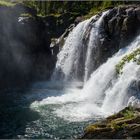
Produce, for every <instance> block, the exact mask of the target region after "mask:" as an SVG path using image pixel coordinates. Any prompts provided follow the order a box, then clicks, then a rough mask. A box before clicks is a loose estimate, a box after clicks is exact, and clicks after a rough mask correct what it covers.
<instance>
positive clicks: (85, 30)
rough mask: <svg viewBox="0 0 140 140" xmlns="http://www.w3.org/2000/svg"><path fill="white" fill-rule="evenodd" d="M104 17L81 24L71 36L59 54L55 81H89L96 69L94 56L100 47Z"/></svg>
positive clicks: (96, 17) (54, 75) (104, 13)
mask: <svg viewBox="0 0 140 140" xmlns="http://www.w3.org/2000/svg"><path fill="white" fill-rule="evenodd" d="M106 13H107V12H103V13H102V15H101V16H100V17H99V15H96V16H93V17H92V18H90V19H88V20H85V21H83V22H81V23H79V24H78V25H77V26H76V27H75V28H74V29H73V31H72V32H71V33H70V34H69V36H68V37H67V39H66V42H65V44H64V46H63V48H62V50H61V51H60V53H59V54H58V59H57V63H56V67H55V70H54V73H53V76H52V79H53V80H58V79H61V80H62V79H63V80H66V81H67V80H83V79H86V80H87V79H88V78H89V75H90V74H91V72H92V71H93V68H94V60H92V56H93V55H94V52H95V51H96V47H98V42H99V41H98V40H99V39H100V38H99V37H100V36H99V32H100V30H101V28H102V22H103V17H104V16H105V15H106Z"/></svg>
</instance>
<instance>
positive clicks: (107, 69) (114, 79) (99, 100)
mask: <svg viewBox="0 0 140 140" xmlns="http://www.w3.org/2000/svg"><path fill="white" fill-rule="evenodd" d="M88 23H89V22H88ZM86 26H87V21H85V22H82V23H80V24H79V26H77V27H76V28H75V30H74V31H73V32H72V33H71V34H70V35H69V37H68V39H67V41H66V42H69V44H70V45H69V46H64V48H63V50H62V52H60V54H59V55H62V58H61V57H59V58H61V60H60V59H59V60H58V61H59V62H57V66H56V68H58V69H59V67H60V66H59V65H62V66H61V68H62V70H63V72H64V73H65V75H67V76H68V75H69V74H70V72H71V69H72V68H73V69H74V70H75V71H77V67H76V66H73V63H74V62H75V61H77V59H78V58H77V57H79V56H78V55H79V53H78V52H77V51H78V50H79V48H78V49H77V47H76V46H73V45H71V44H73V43H74V44H75V42H73V40H74V36H75V35H76V42H77V43H80V40H81V36H82V34H83V32H84V31H85V30H84V28H86ZM79 28H80V29H79ZM79 34H80V35H79ZM78 35H79V38H78V37H77V36H78ZM71 39H72V40H71ZM77 39H79V42H78V41H77ZM71 41H72V42H71ZM139 45H140V36H138V37H137V38H136V39H135V40H134V41H133V42H132V43H131V44H130V45H129V46H127V47H125V48H122V49H120V50H119V52H118V53H116V54H115V55H114V56H112V58H109V59H108V60H107V62H106V63H104V64H103V65H101V66H100V67H99V68H98V69H97V70H96V71H94V72H93V73H92V75H91V77H90V79H89V80H88V81H87V82H85V84H84V87H83V89H79V88H70V89H69V88H64V89H63V90H62V91H63V93H64V94H62V95H60V96H52V97H47V98H45V99H43V100H42V101H36V102H34V103H33V104H32V105H31V107H38V106H44V105H50V104H51V105H56V106H55V107H54V109H53V110H54V114H56V115H57V116H59V117H62V118H64V119H65V120H69V121H85V120H89V119H92V118H94V119H95V118H98V117H105V116H108V115H111V114H113V113H115V112H117V111H119V110H121V109H123V108H124V107H126V106H127V105H128V104H130V102H132V101H131V100H132V97H135V98H136V99H137V95H138V94H139V91H138V90H133V88H131V86H132V83H133V82H135V81H137V80H139V78H140V77H139V76H138V75H139V70H140V65H137V64H136V63H135V62H130V63H126V64H125V65H124V68H123V70H122V71H123V73H122V74H121V75H119V76H118V75H117V74H116V69H115V66H116V64H118V63H119V61H120V60H121V59H122V58H123V57H124V56H125V55H127V54H129V53H130V52H132V51H134V50H135V49H136V48H138V47H139ZM77 46H79V44H78V45H77ZM70 47H72V48H70ZM67 49H68V50H67ZM68 51H71V53H69V54H67V53H66V54H67V55H70V56H69V57H66V58H65V56H63V55H66V54H65V53H64V52H68ZM87 54H88V55H89V53H87ZM73 58H74V59H75V60H74V59H73ZM89 58H90V56H89ZM65 59H66V60H65ZM64 60H65V61H66V62H65V63H62V62H63V61H64ZM87 61H88V60H87ZM89 61H90V59H89ZM68 64H69V65H68ZM75 64H77V62H76V63H75ZM86 67H87V68H88V63H87V65H86ZM57 74H58V73H57ZM134 89H136V87H135V86H134ZM133 101H134V100H133ZM137 102H138V101H137Z"/></svg>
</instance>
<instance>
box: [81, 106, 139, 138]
mask: <svg viewBox="0 0 140 140" xmlns="http://www.w3.org/2000/svg"><path fill="white" fill-rule="evenodd" d="M139 128H140V109H138V108H136V109H134V108H132V107H126V108H125V109H123V110H122V111H120V112H119V113H117V114H114V115H112V116H110V117H108V118H107V119H105V120H103V121H101V122H98V123H96V124H92V125H89V126H88V127H87V128H86V129H85V133H84V136H83V137H82V138H84V139H85V138H86V139H94V138H107V139H109V138H129V137H132V138H140V129H139Z"/></svg>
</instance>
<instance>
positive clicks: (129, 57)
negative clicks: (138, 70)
mask: <svg viewBox="0 0 140 140" xmlns="http://www.w3.org/2000/svg"><path fill="white" fill-rule="evenodd" d="M139 57H140V48H138V49H136V50H134V51H133V52H132V53H130V54H128V55H126V56H124V57H123V58H122V60H121V61H120V62H119V63H118V64H117V65H116V71H117V73H118V74H121V73H122V69H123V67H124V65H125V64H126V63H128V62H130V61H132V62H136V63H137V64H138V65H140V58H139Z"/></svg>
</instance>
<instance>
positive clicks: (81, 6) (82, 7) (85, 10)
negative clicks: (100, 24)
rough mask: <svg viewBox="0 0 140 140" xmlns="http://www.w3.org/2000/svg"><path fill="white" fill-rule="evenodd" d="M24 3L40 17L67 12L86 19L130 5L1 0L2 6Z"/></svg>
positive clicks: (124, 2)
mask: <svg viewBox="0 0 140 140" xmlns="http://www.w3.org/2000/svg"><path fill="white" fill-rule="evenodd" d="M19 2H20V3H23V4H25V5H26V6H28V7H31V8H34V9H35V10H36V11H37V14H38V15H40V16H46V15H50V14H53V15H59V14H63V13H66V12H71V13H78V14H80V15H84V16H85V17H90V16H93V14H96V13H97V12H99V11H100V10H104V9H106V8H108V7H111V6H118V5H123V4H129V3H132V2H127V1H124V0H123V1H111V0H108V1H91V0H89V1H51V0H48V1H42V0H34V1H33V0H27V1H26V0H20V1H19V0H0V5H5V6H12V5H14V4H16V3H19Z"/></svg>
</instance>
